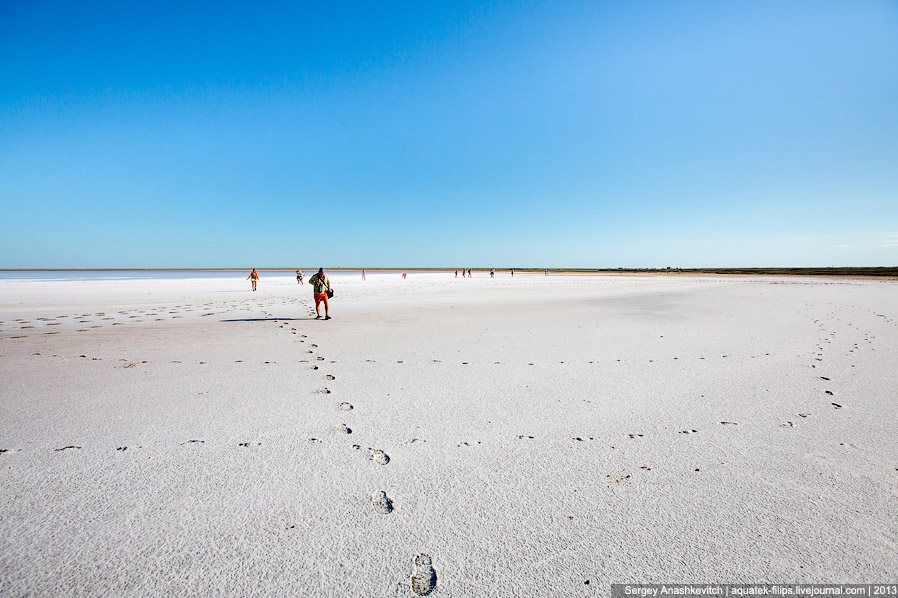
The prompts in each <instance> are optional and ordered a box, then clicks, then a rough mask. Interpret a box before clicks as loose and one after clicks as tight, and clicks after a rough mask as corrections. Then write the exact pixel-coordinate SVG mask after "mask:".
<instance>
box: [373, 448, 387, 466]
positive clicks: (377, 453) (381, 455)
mask: <svg viewBox="0 0 898 598" xmlns="http://www.w3.org/2000/svg"><path fill="white" fill-rule="evenodd" d="M371 459H373V460H374V462H375V463H377V464H378V465H386V464H387V463H389V462H390V456H389V455H388V454H386V453H385V452H383V451H381V450H378V449H372V450H371Z"/></svg>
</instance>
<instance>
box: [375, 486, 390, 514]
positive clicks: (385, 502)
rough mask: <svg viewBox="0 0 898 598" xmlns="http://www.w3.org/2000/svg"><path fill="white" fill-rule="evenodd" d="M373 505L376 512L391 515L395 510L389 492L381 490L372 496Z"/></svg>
mask: <svg viewBox="0 0 898 598" xmlns="http://www.w3.org/2000/svg"><path fill="white" fill-rule="evenodd" d="M371 507H372V508H373V509H374V511H375V512H376V513H380V514H381V515H389V514H390V513H392V512H393V501H392V500H390V499H389V498H388V497H387V493H386V492H384V491H383V490H379V491H378V492H375V493H374V496H372V497H371Z"/></svg>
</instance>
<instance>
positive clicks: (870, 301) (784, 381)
mask: <svg viewBox="0 0 898 598" xmlns="http://www.w3.org/2000/svg"><path fill="white" fill-rule="evenodd" d="M262 276H263V277H262V280H261V281H260V285H259V291H258V292H256V293H253V292H251V291H250V290H249V282H248V281H245V280H240V279H236V278H234V279H207V280H200V279H181V280H130V281H102V282H87V281H14V280H5V281H0V320H2V323H0V376H2V386H0V449H2V450H3V451H4V452H2V453H0V505H2V510H0V595H4V596H20V595H59V596H69V595H71V596H75V595H91V596H101V595H102V596H112V595H124V596H169V595H202V596H210V595H222V596H251V595H252V596H414V593H413V592H412V581H411V579H412V576H413V575H415V576H416V579H417V580H418V581H417V582H416V583H417V584H419V585H420V584H422V583H426V584H429V583H430V581H432V578H431V577H430V569H429V568H427V567H429V565H427V566H425V565H416V564H415V559H416V557H417V556H418V555H429V557H430V559H431V561H432V567H433V570H434V571H435V574H436V580H435V583H436V587H435V589H434V590H433V593H432V594H431V595H433V596H459V597H461V596H589V595H606V594H607V593H608V590H609V584H611V583H613V582H663V581H670V582H703V581H719V582H861V583H867V582H881V581H891V582H894V581H895V580H896V575H898V556H896V555H898V433H896V430H898V283H896V282H895V281H889V280H851V279H819V278H818V279H809V278H714V277H677V276H656V277H649V276H646V277H636V276H550V277H544V276H542V275H521V274H518V275H517V276H516V277H515V278H514V279H512V278H511V277H509V276H508V274H507V273H501V274H499V275H497V278H496V279H490V278H489V277H488V275H486V274H483V273H479V272H478V273H475V278H474V279H470V280H469V279H465V280H462V279H460V278H459V279H455V278H454V276H453V275H452V274H414V273H412V274H409V277H408V279H407V280H405V281H403V280H402V279H401V277H400V276H399V275H398V274H369V276H368V281H367V282H364V283H363V282H362V281H361V280H360V279H358V278H356V277H348V276H340V275H335V276H334V284H335V288H336V292H337V296H336V298H335V299H334V300H333V302H332V307H333V310H332V315H333V316H334V319H333V320H331V321H327V322H325V321H316V320H314V319H312V318H311V316H310V314H313V313H314V308H313V307H312V302H311V289H310V288H309V287H308V286H307V285H304V286H298V285H296V283H295V279H291V278H285V277H281V278H277V277H268V276H266V275H265V273H264V272H263V273H262ZM62 316H66V317H62ZM316 367H317V369H313V368H316ZM830 393H831V394H830ZM724 422H727V423H724ZM341 426H345V428H341ZM346 428H348V429H349V430H351V433H349V434H347V433H345V432H346ZM66 447H77V448H66ZM382 492H383V494H381V493H382ZM386 501H388V502H389V506H390V507H391V509H392V510H390V509H388V508H385V507H384V504H385V503H386ZM422 580H423V581H422ZM587 581H588V582H589V583H588V584H587V583H586V582H587Z"/></svg>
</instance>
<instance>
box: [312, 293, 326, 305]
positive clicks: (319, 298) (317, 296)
mask: <svg viewBox="0 0 898 598" xmlns="http://www.w3.org/2000/svg"><path fill="white" fill-rule="evenodd" d="M313 294H314V296H315V305H318V304H319V303H321V302H322V301H324V302H327V293H321V294H318V293H313Z"/></svg>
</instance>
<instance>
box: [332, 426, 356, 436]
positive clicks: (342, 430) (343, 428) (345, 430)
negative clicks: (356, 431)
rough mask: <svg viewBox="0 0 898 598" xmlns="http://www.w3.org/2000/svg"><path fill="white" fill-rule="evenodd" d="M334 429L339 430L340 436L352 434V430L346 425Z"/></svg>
mask: <svg viewBox="0 0 898 598" xmlns="http://www.w3.org/2000/svg"><path fill="white" fill-rule="evenodd" d="M334 429H335V430H337V432H339V433H340V434H352V428H350V427H349V426H347V425H346V424H340V425H339V426H336V428H334Z"/></svg>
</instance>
